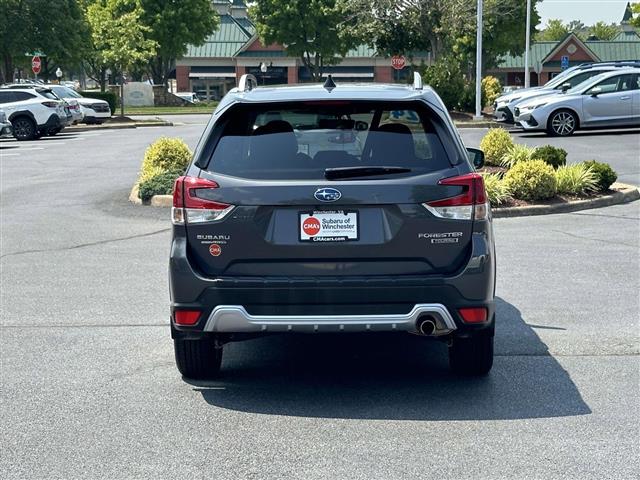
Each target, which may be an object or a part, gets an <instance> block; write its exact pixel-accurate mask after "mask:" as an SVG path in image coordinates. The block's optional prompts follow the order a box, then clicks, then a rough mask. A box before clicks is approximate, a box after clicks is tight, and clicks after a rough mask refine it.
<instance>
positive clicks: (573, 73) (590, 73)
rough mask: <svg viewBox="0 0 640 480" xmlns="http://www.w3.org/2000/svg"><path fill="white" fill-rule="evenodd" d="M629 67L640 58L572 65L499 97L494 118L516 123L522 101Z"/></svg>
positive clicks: (563, 89)
mask: <svg viewBox="0 0 640 480" xmlns="http://www.w3.org/2000/svg"><path fill="white" fill-rule="evenodd" d="M628 67H638V68H640V60H636V61H620V62H603V63H588V64H583V65H579V66H575V67H572V68H570V69H567V70H565V71H564V72H562V73H560V74H559V75H557V76H556V77H554V78H552V79H551V80H549V81H548V82H547V83H545V84H544V86H542V87H532V88H528V89H527V88H523V89H519V90H516V91H514V92H511V93H509V94H507V95H502V96H500V97H498V98H497V99H496V101H495V102H494V104H493V108H494V114H493V115H494V118H495V119H496V120H497V121H499V122H505V123H514V121H515V115H514V109H515V107H516V106H517V105H518V103H520V102H524V101H527V100H529V99H532V98H535V97H540V96H543V95H548V94H549V93H558V92H562V91H566V90H568V89H570V88H573V87H575V86H576V85H578V84H580V83H582V82H584V81H585V80H588V79H589V78H591V77H594V76H596V75H598V74H600V73H602V72H608V71H611V70H616V69H621V68H628Z"/></svg>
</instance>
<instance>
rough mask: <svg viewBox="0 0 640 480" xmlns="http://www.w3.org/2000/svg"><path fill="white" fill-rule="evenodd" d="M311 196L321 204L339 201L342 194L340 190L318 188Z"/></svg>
mask: <svg viewBox="0 0 640 480" xmlns="http://www.w3.org/2000/svg"><path fill="white" fill-rule="evenodd" d="M313 196H314V197H316V200H320V201H321V202H335V201H336V200H340V197H342V194H341V193H340V190H336V189H335V188H319V189H318V190H316V193H314V194H313Z"/></svg>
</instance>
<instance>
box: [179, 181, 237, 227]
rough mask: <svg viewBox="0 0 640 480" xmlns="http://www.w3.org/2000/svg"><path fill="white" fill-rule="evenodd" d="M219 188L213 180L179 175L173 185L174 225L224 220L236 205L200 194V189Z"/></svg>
mask: <svg viewBox="0 0 640 480" xmlns="http://www.w3.org/2000/svg"><path fill="white" fill-rule="evenodd" d="M212 188H219V186H218V184H217V183H216V182H214V181H212V180H207V179H206V178H199V177H187V176H184V177H178V178H177V179H176V182H175V184H174V186H173V208H172V209H171V220H172V221H173V223H174V225H184V224H185V222H186V223H205V222H216V221H219V220H222V219H223V218H224V217H225V216H226V215H227V214H228V213H229V212H230V211H231V210H233V209H234V208H235V206H234V205H229V204H228V203H221V202H214V201H213V200H206V199H204V198H201V197H199V196H198V191H201V190H208V189H212Z"/></svg>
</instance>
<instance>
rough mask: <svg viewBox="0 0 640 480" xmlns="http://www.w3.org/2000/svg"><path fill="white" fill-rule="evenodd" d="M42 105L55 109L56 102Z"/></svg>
mask: <svg viewBox="0 0 640 480" xmlns="http://www.w3.org/2000/svg"><path fill="white" fill-rule="evenodd" d="M42 105H44V106H45V107H49V108H57V107H58V102H42Z"/></svg>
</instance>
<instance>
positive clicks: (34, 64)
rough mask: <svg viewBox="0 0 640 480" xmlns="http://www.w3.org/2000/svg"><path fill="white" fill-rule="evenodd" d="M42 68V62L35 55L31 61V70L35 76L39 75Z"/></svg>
mask: <svg viewBox="0 0 640 480" xmlns="http://www.w3.org/2000/svg"><path fill="white" fill-rule="evenodd" d="M41 68H42V60H40V57H38V56H37V55H36V56H35V57H33V58H32V59H31V70H33V73H35V74H36V75H37V74H39V73H40V69H41Z"/></svg>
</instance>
